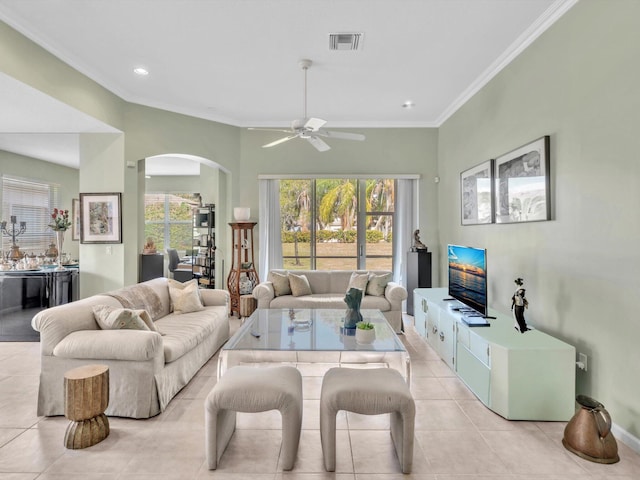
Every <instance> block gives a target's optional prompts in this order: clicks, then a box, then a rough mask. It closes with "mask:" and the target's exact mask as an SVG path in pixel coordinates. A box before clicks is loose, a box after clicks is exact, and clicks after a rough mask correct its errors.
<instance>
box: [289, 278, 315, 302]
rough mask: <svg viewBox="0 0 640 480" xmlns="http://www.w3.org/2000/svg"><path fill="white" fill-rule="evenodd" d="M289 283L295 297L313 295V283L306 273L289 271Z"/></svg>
mask: <svg viewBox="0 0 640 480" xmlns="http://www.w3.org/2000/svg"><path fill="white" fill-rule="evenodd" d="M289 284H290V285H291V293H292V295H293V296H294V297H300V296H303V295H311V293H312V292H311V285H309V280H307V277H306V276H305V275H296V274H294V273H289Z"/></svg>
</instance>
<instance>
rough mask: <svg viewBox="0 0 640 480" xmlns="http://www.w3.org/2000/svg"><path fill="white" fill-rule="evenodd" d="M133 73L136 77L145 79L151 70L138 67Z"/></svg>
mask: <svg viewBox="0 0 640 480" xmlns="http://www.w3.org/2000/svg"><path fill="white" fill-rule="evenodd" d="M133 73H135V74H136V75H140V76H141V77H144V76H145V75H149V70H147V69H146V68H143V67H136V68H134V69H133Z"/></svg>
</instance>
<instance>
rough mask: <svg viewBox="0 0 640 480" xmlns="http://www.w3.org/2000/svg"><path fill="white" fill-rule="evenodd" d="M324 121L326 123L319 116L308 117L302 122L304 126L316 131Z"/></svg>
mask: <svg viewBox="0 0 640 480" xmlns="http://www.w3.org/2000/svg"><path fill="white" fill-rule="evenodd" d="M325 123H327V121H326V120H322V119H321V118H310V119H309V120H307V122H306V123H305V124H304V128H306V129H308V130H311V131H312V132H316V131H318V129H319V128H322V126H323V125H324V124H325Z"/></svg>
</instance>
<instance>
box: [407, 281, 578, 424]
mask: <svg viewBox="0 0 640 480" xmlns="http://www.w3.org/2000/svg"><path fill="white" fill-rule="evenodd" d="M413 292H414V312H415V313H414V317H415V326H416V330H417V331H418V333H419V334H420V335H422V336H423V337H424V338H425V339H426V340H427V342H428V343H429V345H431V347H432V348H433V349H434V350H435V351H436V352H437V353H438V355H440V357H441V358H442V360H443V361H444V362H446V363H447V365H449V367H451V369H452V370H453V371H454V372H455V373H456V374H457V375H458V377H459V378H460V379H461V380H462V381H463V382H464V383H465V384H466V385H467V386H468V387H469V388H470V389H471V391H472V392H473V393H474V394H475V395H476V396H477V397H478V399H479V400H480V401H481V402H482V403H483V404H484V405H486V406H487V407H488V408H490V409H491V410H493V411H494V412H496V413H497V414H499V415H502V416H503V417H504V418H507V419H509V420H540V421H568V420H570V419H571V417H572V416H573V414H574V413H575V375H576V372H575V369H576V366H575V365H576V363H575V358H576V351H575V348H574V347H573V346H571V345H569V344H567V343H565V342H562V341H560V340H558V339H557V338H554V337H552V336H551V335H547V334H545V333H543V332H541V331H539V330H535V329H533V330H530V331H528V332H525V333H520V332H519V331H516V330H515V328H514V319H513V317H511V316H510V315H504V314H500V313H496V312H494V311H490V312H489V315H490V316H495V317H496V318H495V319H490V320H489V322H490V326H488V327H469V326H467V325H465V324H464V323H463V321H462V318H461V314H460V313H459V312H456V311H454V310H452V309H451V308H450V305H451V303H452V302H451V301H447V300H445V299H446V298H450V297H449V295H447V290H446V289H445V288H416V289H415V290H414V291H413ZM456 303H458V302H456Z"/></svg>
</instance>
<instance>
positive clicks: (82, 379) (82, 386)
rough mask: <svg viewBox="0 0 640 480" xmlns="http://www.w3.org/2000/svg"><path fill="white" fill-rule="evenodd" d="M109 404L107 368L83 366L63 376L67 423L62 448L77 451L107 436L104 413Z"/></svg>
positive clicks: (107, 428) (107, 421) (106, 421)
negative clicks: (68, 421) (69, 421)
mask: <svg viewBox="0 0 640 480" xmlns="http://www.w3.org/2000/svg"><path fill="white" fill-rule="evenodd" d="M107 405H109V367H107V366H106V365H85V366H83V367H78V368H74V369H72V370H69V371H68V372H66V373H65V374H64V416H65V417H67V418H68V419H69V420H71V423H69V426H68V427H67V431H66V432H65V434H64V446H65V447H67V448H72V449H78V448H86V447H90V446H92V445H95V444H96V443H99V442H101V441H102V440H104V439H105V438H107V436H108V435H109V420H108V419H107V417H106V416H105V414H104V411H105V410H106V408H107Z"/></svg>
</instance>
